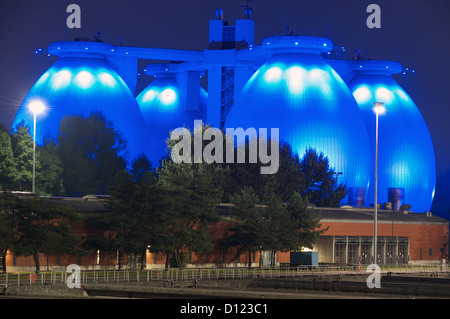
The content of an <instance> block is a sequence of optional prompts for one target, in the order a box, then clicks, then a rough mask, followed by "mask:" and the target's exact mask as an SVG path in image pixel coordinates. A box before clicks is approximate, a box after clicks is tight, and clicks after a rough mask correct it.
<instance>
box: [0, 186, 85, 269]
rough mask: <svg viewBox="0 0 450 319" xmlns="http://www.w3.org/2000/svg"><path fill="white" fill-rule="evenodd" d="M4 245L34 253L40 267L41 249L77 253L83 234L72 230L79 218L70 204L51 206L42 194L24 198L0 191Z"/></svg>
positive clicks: (54, 253)
mask: <svg viewBox="0 0 450 319" xmlns="http://www.w3.org/2000/svg"><path fill="white" fill-rule="evenodd" d="M0 219H1V221H2V224H3V225H2V227H1V228H0V238H1V239H2V240H1V246H2V247H1V248H2V250H3V253H6V249H8V250H11V251H13V252H14V253H15V254H16V255H18V256H33V259H34V261H35V266H36V273H38V272H39V271H40V263H39V253H44V254H46V255H49V256H50V255H51V256H60V255H64V254H70V255H78V254H80V253H82V250H81V249H80V248H79V244H80V243H81V240H82V238H81V237H80V236H79V235H76V234H75V233H74V232H73V230H72V224H73V223H77V222H79V221H80V219H79V216H78V215H77V214H76V213H74V212H73V210H72V209H71V208H69V207H51V206H48V205H47V202H46V201H45V200H43V199H41V198H38V197H33V198H28V199H22V198H19V197H18V196H16V195H14V194H11V193H7V192H5V193H0Z"/></svg>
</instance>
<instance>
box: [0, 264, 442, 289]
mask: <svg viewBox="0 0 450 319" xmlns="http://www.w3.org/2000/svg"><path fill="white" fill-rule="evenodd" d="M366 269H367V265H362V266H358V265H350V266H318V267H311V266H299V267H274V268H266V267H262V268H195V269H194V268H191V269H169V270H161V269H151V270H137V269H123V270H95V271H94V270H86V271H81V272H80V274H79V276H80V283H81V284H114V283H118V284H119V283H122V284H123V283H134V284H138V283H145V282H152V281H170V282H182V281H194V282H195V281H198V280H237V279H241V280H242V279H254V278H295V277H298V278H299V277H302V276H305V275H350V274H361V275H363V274H364V273H366ZM446 271H447V270H446V268H445V269H443V267H442V265H439V264H432V265H382V266H381V272H382V273H388V272H398V273H420V272H434V273H438V272H440V273H441V272H446ZM70 275H71V273H69V272H61V271H43V272H41V273H39V274H35V273H29V272H28V273H27V272H22V273H6V274H0V285H44V284H46V285H48V284H58V283H63V284H64V283H66V282H67V279H68V277H69V276H70Z"/></svg>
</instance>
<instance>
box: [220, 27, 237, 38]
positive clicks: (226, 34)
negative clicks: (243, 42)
mask: <svg viewBox="0 0 450 319" xmlns="http://www.w3.org/2000/svg"><path fill="white" fill-rule="evenodd" d="M235 34H236V27H235V26H224V27H223V29H222V41H234V39H235Z"/></svg>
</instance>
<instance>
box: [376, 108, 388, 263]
mask: <svg viewBox="0 0 450 319" xmlns="http://www.w3.org/2000/svg"><path fill="white" fill-rule="evenodd" d="M373 111H374V112H375V115H376V125H375V196H374V197H375V198H374V208H375V209H374V214H373V256H374V263H375V264H376V263H377V262H378V260H377V244H378V243H377V224H378V220H377V219H378V216H377V214H378V199H377V195H378V194H377V190H378V185H377V184H378V116H379V115H383V114H384V113H385V112H386V108H385V107H384V105H383V103H381V102H375V103H374V105H373Z"/></svg>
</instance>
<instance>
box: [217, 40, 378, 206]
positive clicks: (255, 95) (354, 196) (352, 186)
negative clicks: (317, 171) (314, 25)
mask: <svg viewBox="0 0 450 319" xmlns="http://www.w3.org/2000/svg"><path fill="white" fill-rule="evenodd" d="M262 47H263V48H264V49H265V50H267V52H268V53H269V54H271V55H270V57H269V58H268V59H267V60H266V62H265V63H264V64H263V65H262V66H261V67H260V68H259V69H258V70H257V71H256V72H255V73H254V74H253V76H252V77H251V78H250V79H249V81H248V82H247V84H246V85H245V87H244V88H243V90H242V92H241V94H240V95H239V96H238V97H237V99H236V102H235V104H234V106H233V107H232V109H231V112H230V114H229V116H228V119H227V121H226V125H225V127H227V128H228V127H229V128H237V127H242V128H244V129H246V128H249V127H253V128H255V129H257V130H258V128H268V129H270V128H279V134H280V140H281V141H284V142H287V143H288V144H290V145H291V146H292V149H293V151H294V152H296V153H297V154H298V155H299V156H300V158H301V157H302V156H303V155H304V153H305V151H306V149H307V148H309V147H312V148H314V149H316V151H317V152H322V153H323V154H324V155H325V156H327V157H328V159H329V163H330V166H331V167H332V168H333V169H334V170H335V172H336V173H342V175H339V181H340V182H344V183H345V184H346V185H347V188H348V191H349V196H348V203H349V204H352V205H355V206H363V205H364V200H365V193H366V192H367V189H368V186H369V178H370V171H371V168H370V164H371V159H370V150H369V141H368V135H367V129H366V127H365V124H364V120H363V117H362V114H361V112H360V111H359V109H358V106H357V104H356V102H355V100H354V98H353V96H352V94H351V93H350V90H349V89H348V87H347V85H346V83H345V82H344V81H343V80H342V78H341V77H340V76H339V75H338V74H337V72H336V71H335V70H334V69H333V68H332V67H331V66H330V65H329V64H328V63H327V62H326V60H325V59H323V58H322V56H321V55H320V53H322V52H327V51H329V50H331V49H332V43H331V41H330V40H329V39H325V38H315V37H303V36H283V37H273V38H267V39H265V40H264V42H263V44H262Z"/></svg>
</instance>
